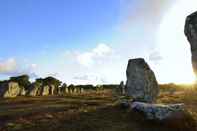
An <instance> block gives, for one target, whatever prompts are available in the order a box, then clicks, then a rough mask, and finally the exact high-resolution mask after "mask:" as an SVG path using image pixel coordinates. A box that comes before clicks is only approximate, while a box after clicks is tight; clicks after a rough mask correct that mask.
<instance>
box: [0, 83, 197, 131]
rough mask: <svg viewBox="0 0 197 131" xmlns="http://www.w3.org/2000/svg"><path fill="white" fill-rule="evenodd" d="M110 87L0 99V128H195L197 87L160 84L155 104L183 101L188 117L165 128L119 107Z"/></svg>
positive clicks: (141, 130)
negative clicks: (82, 93) (183, 124)
mask: <svg viewBox="0 0 197 131" xmlns="http://www.w3.org/2000/svg"><path fill="white" fill-rule="evenodd" d="M119 99H120V98H119V97H117V95H114V93H112V92H111V91H110V90H107V91H104V92H100V93H92V94H88V95H74V96H69V95H68V96H65V97H54V96H50V97H49V96H48V97H34V98H33V97H18V98H14V99H0V130H1V131H35V130H36V131H166V130H168V131H185V130H187V131H195V127H194V126H195V125H197V124H196V121H197V120H196V119H197V89H195V88H193V87H192V86H191V85H190V86H188V85H184V86H176V85H173V84H171V85H162V86H161V93H160V95H159V99H158V102H159V103H185V105H186V108H187V109H188V111H189V113H190V114H191V116H192V120H191V119H190V118H189V119H187V120H185V123H186V124H185V125H186V127H183V128H182V126H181V125H182V124H179V123H178V126H177V127H169V126H168V125H163V124H161V123H155V122H150V121H146V120H144V119H143V118H142V117H141V116H139V114H136V113H135V112H133V111H130V110H129V109H123V108H122V107H121V106H120V104H119Z"/></svg>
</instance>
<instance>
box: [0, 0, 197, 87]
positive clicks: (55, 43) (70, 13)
mask: <svg viewBox="0 0 197 131" xmlns="http://www.w3.org/2000/svg"><path fill="white" fill-rule="evenodd" d="M194 11H197V1H196V0H187V1H186V0H173V1H172V0H165V1H164V0H148V1H147V0H140V1H139V0H86V1H84V0H17V1H14V0H1V1H0V29H1V30H0V79H8V78H9V77H10V76H17V75H21V74H28V75H29V76H30V77H31V79H32V80H33V79H35V78H38V77H47V76H54V77H56V78H58V79H60V80H62V81H63V82H66V83H68V84H71V83H73V84H109V83H114V84H117V83H120V81H122V80H123V81H126V67H127V62H128V60H129V59H132V58H138V57H142V58H144V59H145V60H146V61H147V62H148V64H149V65H150V67H151V68H152V70H153V71H154V72H155V75H156V77H157V80H158V81H159V82H160V83H171V82H174V83H190V82H193V81H194V79H195V77H194V74H193V71H192V66H191V53H190V46H189V43H188V42H187V39H186V37H185V36H184V22H185V18H186V16H187V15H189V14H191V13H192V12H194Z"/></svg>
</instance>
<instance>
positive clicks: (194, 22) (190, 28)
mask: <svg viewBox="0 0 197 131" xmlns="http://www.w3.org/2000/svg"><path fill="white" fill-rule="evenodd" d="M185 35H186V37H187V39H188V41H189V43H190V46H191V53H192V66H193V71H194V73H195V75H196V76H197V12H194V13H193V14H191V15H189V16H188V17H187V18H186V22H185Z"/></svg>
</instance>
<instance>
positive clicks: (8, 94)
mask: <svg viewBox="0 0 197 131" xmlns="http://www.w3.org/2000/svg"><path fill="white" fill-rule="evenodd" d="M105 88H106V87H105ZM99 91H103V86H100V85H97V86H93V85H76V86H74V85H72V84H71V85H69V86H67V85H66V84H63V85H62V86H55V85H54V84H44V83H40V82H34V83H32V84H30V85H29V86H28V87H23V86H21V85H19V83H18V82H14V81H4V82H2V83H0V97H3V98H15V97H17V96H31V97H34V96H65V95H79V94H87V93H92V92H99Z"/></svg>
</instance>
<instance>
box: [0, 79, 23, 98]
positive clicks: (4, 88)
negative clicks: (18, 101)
mask: <svg viewBox="0 0 197 131" xmlns="http://www.w3.org/2000/svg"><path fill="white" fill-rule="evenodd" d="M21 90H22V89H21V88H20V87H19V84H18V83H16V82H4V83H2V84H1V85H0V96H1V97H4V98H14V97H17V96H19V95H20V93H21Z"/></svg>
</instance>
